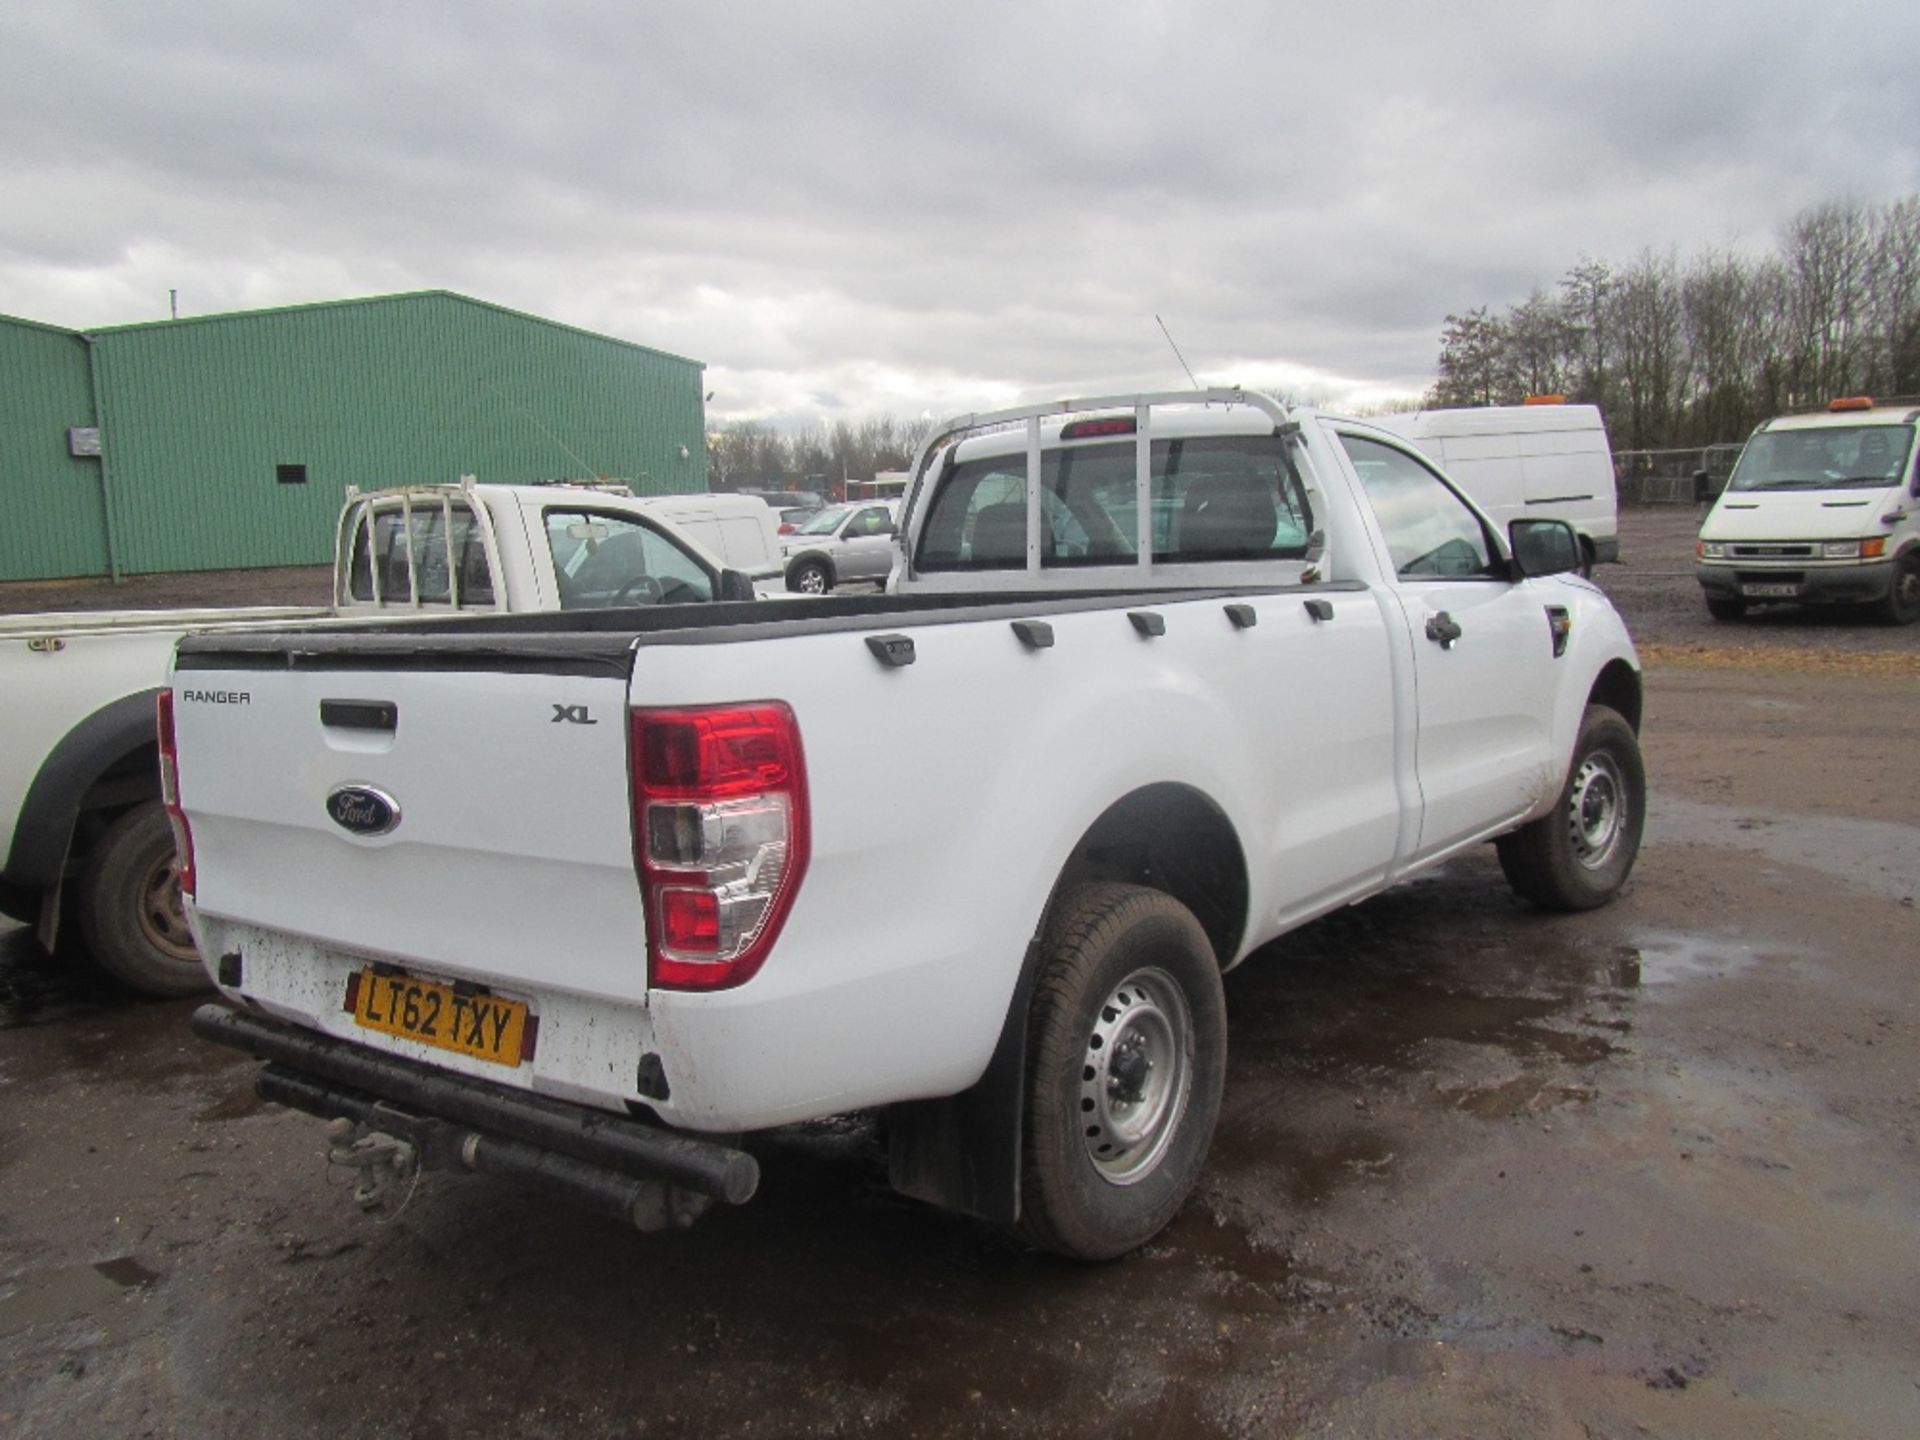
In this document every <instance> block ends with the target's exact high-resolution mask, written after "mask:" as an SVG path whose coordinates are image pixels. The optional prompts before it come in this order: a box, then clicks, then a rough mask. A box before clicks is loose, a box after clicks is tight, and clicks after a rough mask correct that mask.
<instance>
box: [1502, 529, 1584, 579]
mask: <svg viewBox="0 0 1920 1440" xmlns="http://www.w3.org/2000/svg"><path fill="white" fill-rule="evenodd" d="M1507 543H1508V544H1510V545H1511V546H1512V547H1513V568H1514V577H1513V578H1514V579H1516V580H1524V579H1526V578H1527V577H1528V576H1530V575H1566V574H1569V573H1571V572H1572V571H1575V570H1578V569H1579V568H1580V540H1579V537H1577V536H1576V535H1575V534H1574V533H1573V527H1572V526H1571V525H1569V524H1567V522H1566V521H1564V520H1515V521H1514V522H1513V523H1512V524H1511V525H1509V526H1507Z"/></svg>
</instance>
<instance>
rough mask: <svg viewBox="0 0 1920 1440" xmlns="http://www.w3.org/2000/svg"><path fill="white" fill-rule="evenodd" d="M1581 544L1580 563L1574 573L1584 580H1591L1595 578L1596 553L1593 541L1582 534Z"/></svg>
mask: <svg viewBox="0 0 1920 1440" xmlns="http://www.w3.org/2000/svg"><path fill="white" fill-rule="evenodd" d="M1579 545H1580V564H1579V566H1578V567H1577V568H1576V569H1575V570H1574V573H1575V574H1576V575H1578V576H1579V577H1580V578H1581V579H1582V580H1591V579H1592V578H1593V566H1594V559H1595V553H1596V552H1595V551H1594V548H1593V541H1591V540H1589V539H1588V538H1587V537H1586V536H1584V535H1582V536H1581V537H1580V539H1579Z"/></svg>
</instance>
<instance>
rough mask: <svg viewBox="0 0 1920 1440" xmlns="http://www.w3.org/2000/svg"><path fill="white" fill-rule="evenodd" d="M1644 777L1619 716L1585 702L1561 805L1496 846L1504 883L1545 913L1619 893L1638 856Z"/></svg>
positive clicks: (1629, 730) (1634, 743)
mask: <svg viewBox="0 0 1920 1440" xmlns="http://www.w3.org/2000/svg"><path fill="white" fill-rule="evenodd" d="M1646 814H1647V774H1646V769H1645V767H1644V766H1643V765H1642V764H1641V761H1640V741H1639V739H1638V738H1637V737H1636V736H1635V735H1634V733H1633V727H1632V726H1631V725H1629V724H1627V722H1626V719H1625V717H1623V716H1622V715H1621V714H1620V713H1619V712H1618V711H1615V710H1610V709H1608V708H1607V707H1606V706H1604V705H1589V706H1588V707H1587V713H1586V716H1585V717H1584V718H1583V719H1582V720H1581V722H1580V735H1579V738H1578V739H1577V740H1576V741H1575V743H1574V747H1573V764H1572V765H1571V766H1570V767H1569V768H1568V771H1567V779H1566V783H1565V784H1564V785H1562V786H1561V788H1560V799H1559V803H1558V804H1556V805H1555V806H1554V808H1553V809H1552V810H1551V811H1550V812H1549V813H1548V814H1546V815H1544V816H1542V817H1541V818H1540V819H1538V820H1535V821H1533V822H1532V823H1530V824H1527V825H1522V826H1521V827H1520V828H1519V829H1518V830H1515V831H1513V832H1512V833H1511V834H1508V835H1502V836H1501V837H1500V839H1499V840H1498V841H1497V842H1496V848H1497V849H1498V850H1499V853H1500V868H1501V869H1502V870H1503V871H1505V872H1506V876H1507V883H1508V884H1510V885H1511V886H1513V888H1514V890H1515V891H1516V892H1518V893H1519V894H1520V895H1521V896H1523V897H1524V898H1525V899H1528V900H1531V901H1533V903H1534V904H1536V905H1541V906H1545V907H1546V908H1547V909H1549V910H1591V909H1593V908H1594V907H1595V906H1596V905H1604V904H1606V903H1607V901H1609V900H1611V899H1613V897H1614V896H1615V895H1617V894H1619V893H1620V887H1621V886H1622V885H1624V884H1625V883H1626V880H1627V875H1628V873H1629V872H1630V871H1632V869H1633V862H1634V857H1635V856H1637V855H1638V854H1639V853H1640V831H1641V827H1642V826H1643V825H1644V824H1645V822H1646Z"/></svg>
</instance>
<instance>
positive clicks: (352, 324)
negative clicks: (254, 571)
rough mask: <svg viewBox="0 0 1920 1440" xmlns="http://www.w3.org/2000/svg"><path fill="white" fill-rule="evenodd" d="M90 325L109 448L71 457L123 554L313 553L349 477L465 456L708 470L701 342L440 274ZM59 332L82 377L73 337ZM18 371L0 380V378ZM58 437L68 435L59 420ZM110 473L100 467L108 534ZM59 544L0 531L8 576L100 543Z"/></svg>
mask: <svg viewBox="0 0 1920 1440" xmlns="http://www.w3.org/2000/svg"><path fill="white" fill-rule="evenodd" d="M49 335H50V338H53V336H52V332H49ZM91 339H92V343H93V347H94V356H93V374H94V384H95V396H94V399H95V404H96V405H97V413H98V415H99V416H100V417H101V419H100V421H99V423H100V425H101V430H102V448H103V451H104V457H103V461H102V462H94V461H84V462H82V461H73V462H66V463H68V464H70V465H85V466H88V467H97V466H99V465H101V464H104V467H105V477H104V490H105V493H106V495H107V497H108V504H109V506H110V507H111V519H112V533H113V539H114V545H115V549H116V551H117V558H118V563H119V569H120V571H121V573H123V574H138V573H141V572H147V571H160V570H205V569H227V568H239V567H248V566H262V565H306V564H317V563H321V562H324V561H326V560H328V559H330V558H331V556H332V553H333V526H334V521H335V518H336V516H337V514H338V512H339V508H340V501H341V497H342V495H343V494H344V492H345V490H346V487H347V486H348V485H352V484H357V485H359V486H360V487H361V488H362V489H372V488H374V487H377V486H381V485H393V484H401V483H417V482H421V481H435V480H454V479H457V478H458V477H459V476H461V475H462V474H472V475H477V476H478V477H479V478H480V479H481V480H483V481H501V482H525V481H532V480H547V479H560V478H581V477H592V476H604V477H608V478H613V479H621V480H626V481H629V482H630V483H632V484H633V485H634V487H635V489H636V490H641V491H643V492H649V493H680V492H686V491H696V490H704V489H705V488H706V445H705V436H704V430H705V407H704V405H703V404H702V401H701V390H700V385H701V367H700V366H699V365H698V364H697V363H696V362H694V361H691V360H684V359H681V358H679V357H677V356H672V355H665V354H662V353H660V352H658V351H653V350H648V349H646V348H644V347H642V346H637V345H629V344H625V343H623V342H621V341H617V340H612V339H609V338H607V337H605V336H599V335H593V334H590V333H588V332H585V331H581V330H575V329H572V328H570V327H567V326H564V325H558V324H554V323H552V322H550V321H545V320H540V319H537V318H536V317H534V316H530V315H522V314H518V313H516V312H514V311H510V310H504V309H501V308H500V307H498V306H493V305H488V304H484V303H482V302H480V301H477V300H470V299H467V298H465V297H462V296H458V295H453V294H449V293H447V292H444V291H432V292H427V293H423V294H415V295H397V296H386V297H381V298H378V299H372V300H350V301H340V302H336V303H333V304H326V305H307V306H298V307H294V308H290V309H285V310H262V311H250V312H246V313H242V314H236V315H221V316H206V317H199V318H193V319H187V320H178V321H162V322H158V323H154V324H147V325H134V326H120V327H114V328H110V329H105V330H97V331H94V332H91ZM70 343H73V344H74V348H75V350H76V351H77V352H78V354H79V356H80V360H79V364H80V371H79V373H80V376H81V377H82V380H83V381H84V377H85V375H86V371H87V357H86V352H85V346H84V344H83V343H80V342H79V341H78V338H77V337H73V338H72V340H71V342H70ZM23 353H24V352H23ZM24 368H25V369H27V370H29V371H33V372H36V373H37V372H38V369H39V367H38V365H37V364H35V363H32V362H31V361H30V362H29V363H27V364H26V365H25V366H24ZM35 383H36V384H39V385H42V386H44V385H45V384H47V383H50V382H49V380H48V379H47V378H46V377H45V376H42V378H41V379H40V380H39V381H37V382H35ZM13 388H14V387H13V385H12V384H11V383H7V384H0V394H5V393H6V392H9V391H11V390H12V389H13ZM21 393H22V394H27V393H29V392H28V391H27V390H26V389H25V388H24V387H23V388H22V390H21ZM79 394H80V396H81V398H82V400H83V401H84V397H85V390H84V387H83V388H82V390H81V391H80V392H79ZM35 404H36V405H40V406H42V407H43V408H44V404H45V402H44V401H35ZM64 423H70V424H82V423H86V421H85V419H84V418H80V417H76V418H75V419H73V420H71V421H67V422H64ZM56 438H57V439H58V441H59V444H60V446H61V447H62V453H64V445H65V432H64V428H62V429H61V430H60V431H59V433H58V435H57V437H56ZM682 447H685V449H686V452H687V453H686V455H685V457H684V458H683V457H682V456H681V454H680V451H681V448H682ZM0 463H4V462H0ZM286 465H304V466H305V467H306V475H307V479H306V482H305V483H304V484H283V483H281V482H280V481H279V479H278V478H277V476H278V471H279V467H281V466H286ZM9 473H10V472H7V471H4V470H0V475H5V474H9ZM102 488H103V486H102V484H101V483H100V481H98V480H96V482H95V484H94V488H93V494H94V502H93V503H94V506H95V511H94V523H95V526H96V529H98V530H99V531H100V532H101V533H102V534H103V535H104V533H105V528H106V527H105V525H104V523H103V521H104V517H102V516H101V514H100V512H99V495H100V493H101V490H102ZM30 528H35V529H37V528H38V522H37V521H36V522H34V524H33V525H32V526H30ZM34 543H36V544H44V543H46V542H44V541H39V540H37V541H35V542H34ZM63 553H64V554H66V555H68V556H69V557H70V558H69V559H67V560H65V561H63V562H62V563H65V564H68V565H69V566H70V568H66V569H46V568H42V569H38V570H31V571H29V570H23V569H19V568H17V566H16V564H15V562H14V560H13V557H12V555H11V553H10V552H9V551H8V550H7V549H5V548H4V546H0V579H18V578H24V577H25V576H26V575H28V574H36V575H38V574H69V575H71V574H100V573H104V572H105V570H106V568H107V567H106V563H105V558H104V554H103V553H99V552H87V553H86V554H85V555H82V554H81V553H80V552H79V551H74V550H69V551H67V552H63Z"/></svg>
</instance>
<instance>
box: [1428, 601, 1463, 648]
mask: <svg viewBox="0 0 1920 1440" xmlns="http://www.w3.org/2000/svg"><path fill="white" fill-rule="evenodd" d="M1460 635H1461V630H1460V626H1459V624H1458V623H1457V622H1456V621H1455V620H1454V618H1453V617H1452V616H1451V615H1449V614H1448V613H1447V612H1446V611H1444V610H1441V611H1439V612H1438V613H1436V614H1433V615H1429V616H1428V617H1427V639H1429V640H1435V641H1438V642H1439V645H1440V648H1441V649H1442V650H1451V649H1452V648H1453V642H1454V641H1456V640H1458V639H1459V638H1460Z"/></svg>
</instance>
